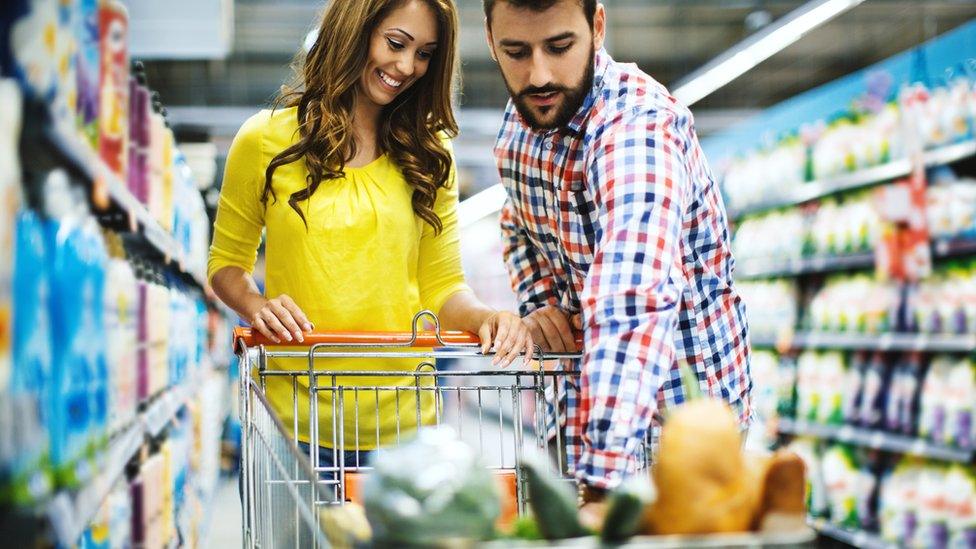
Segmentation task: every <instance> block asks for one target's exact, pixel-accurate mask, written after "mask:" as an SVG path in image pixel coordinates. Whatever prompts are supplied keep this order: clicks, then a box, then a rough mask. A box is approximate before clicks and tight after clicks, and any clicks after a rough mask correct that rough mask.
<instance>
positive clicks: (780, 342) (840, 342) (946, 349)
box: [751, 332, 976, 353]
mask: <svg viewBox="0 0 976 549" xmlns="http://www.w3.org/2000/svg"><path fill="white" fill-rule="evenodd" d="M751 339H752V344H753V345H755V346H756V347H784V346H785V347H790V348H794V349H843V350H866V351H922V352H932V353H968V352H973V351H976V335H973V334H968V335H941V334H904V333H884V334H845V333H829V332H798V333H796V334H793V336H792V338H787V337H784V336H779V337H776V336H772V335H769V334H755V335H753V336H752V338H751Z"/></svg>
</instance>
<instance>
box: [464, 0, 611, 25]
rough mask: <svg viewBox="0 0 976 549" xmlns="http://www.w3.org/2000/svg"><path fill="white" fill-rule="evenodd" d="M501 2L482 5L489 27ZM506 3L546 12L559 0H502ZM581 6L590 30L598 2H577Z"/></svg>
mask: <svg viewBox="0 0 976 549" xmlns="http://www.w3.org/2000/svg"><path fill="white" fill-rule="evenodd" d="M498 1H499V0H482V2H481V3H482V4H483V5H484V7H485V17H486V18H487V19H488V27H489V28H491V11H492V10H493V9H494V8H495V4H497V3H498ZM501 1H502V2H506V3H508V4H510V5H512V6H514V7H516V8H524V9H529V10H532V11H536V12H539V11H546V10H547V9H549V8H551V7H552V6H553V5H554V4H555V3H556V2H559V0H501ZM576 1H577V2H578V3H579V4H580V5H581V6H583V13H584V14H585V15H586V21H587V22H588V23H589V24H590V28H591V29H592V28H593V16H594V14H595V13H596V2H597V0H576Z"/></svg>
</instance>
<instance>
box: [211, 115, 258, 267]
mask: <svg viewBox="0 0 976 549" xmlns="http://www.w3.org/2000/svg"><path fill="white" fill-rule="evenodd" d="M268 123H269V119H268V116H267V114H266V113H264V112H262V113H259V114H257V115H255V116H252V117H251V118H250V119H248V120H247V121H246V122H244V125H243V126H241V129H240V130H239V131H238V132H237V136H236V137H234V142H233V143H232V144H231V146H230V151H229V152H228V154H227V164H226V166H225V168H224V181H223V185H222V186H221V189H220V201H219V202H218V204H217V219H216V220H215V221H214V234H213V243H212V244H211V245H210V259H209V261H208V263H207V280H210V279H212V278H213V275H214V274H215V273H216V272H217V271H219V270H221V269H223V268H224V267H231V266H233V267H240V268H242V269H244V270H245V271H247V272H248V273H250V272H252V271H253V270H254V263H255V261H256V260H257V254H258V245H259V244H260V243H261V231H262V230H263V229H264V204H262V203H261V193H262V191H263V190H264V170H265V168H266V165H265V163H264V160H263V158H264V157H263V155H262V154H261V135H262V131H263V129H264V128H265V126H267V124H268Z"/></svg>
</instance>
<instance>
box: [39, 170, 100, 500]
mask: <svg viewBox="0 0 976 549" xmlns="http://www.w3.org/2000/svg"><path fill="white" fill-rule="evenodd" d="M44 193H45V194H44V196H45V200H44V204H45V210H46V212H47V216H48V220H47V221H46V222H45V233H46V244H47V247H48V249H49V251H50V252H49V254H48V256H49V258H48V259H49V268H50V276H51V300H50V305H51V329H52V333H53V337H52V345H51V347H52V351H53V360H52V365H53V366H52V375H51V382H50V383H49V384H48V389H49V394H48V397H47V402H48V404H49V406H50V411H51V415H50V423H49V428H50V430H51V461H52V466H53V467H54V469H55V474H56V475H57V476H58V480H59V482H61V483H63V484H65V485H67V486H73V485H75V484H77V483H78V482H81V481H83V480H85V479H86V478H87V477H88V476H89V475H90V474H91V470H90V467H89V466H88V464H87V463H85V462H84V460H83V459H82V458H83V457H84V453H85V450H86V446H87V442H88V431H89V429H90V428H91V426H92V425H91V419H92V416H91V412H92V410H91V398H90V395H89V384H90V381H91V380H90V375H91V373H92V371H93V370H94V369H93V368H92V367H91V365H90V363H89V361H88V358H87V357H86V355H85V353H86V352H87V351H88V343H87V342H85V341H84V339H85V337H87V336H88V333H87V332H86V330H85V329H84V325H85V320H84V318H83V316H84V314H85V310H84V304H85V303H86V302H90V300H91V299H92V298H93V296H94V293H93V292H94V291H95V289H94V288H93V287H92V286H91V282H92V280H91V279H90V277H87V276H86V265H85V258H84V250H83V246H84V245H83V243H82V238H81V222H82V218H81V217H79V215H78V211H77V208H76V206H75V204H74V197H73V195H72V193H71V188H70V184H69V182H68V177H67V175H66V174H65V173H64V172H62V171H58V170H56V171H53V172H51V173H50V174H49V175H48V178H47V180H46V182H45V186H44ZM86 294H87V295H86ZM89 314H90V311H89Z"/></svg>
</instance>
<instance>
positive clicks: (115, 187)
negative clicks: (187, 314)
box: [45, 128, 207, 288]
mask: <svg viewBox="0 0 976 549" xmlns="http://www.w3.org/2000/svg"><path fill="white" fill-rule="evenodd" d="M45 137H46V138H47V139H48V140H49V141H50V143H51V145H52V146H54V147H55V148H56V149H57V150H58V151H60V152H61V153H62V154H63V155H64V156H65V157H66V158H67V159H68V160H69V161H70V162H71V163H72V165H73V166H74V167H76V168H77V169H79V170H80V171H81V172H82V173H84V174H85V176H86V179H87V180H88V181H89V182H94V181H104V182H105V183H106V188H107V190H108V195H109V198H110V199H111V200H112V202H113V203H114V204H115V205H116V206H118V207H119V209H121V210H122V211H123V212H125V213H126V214H127V215H128V217H129V224H130V226H131V227H133V228H135V229H138V230H139V232H140V233H141V234H142V235H143V236H144V237H145V239H146V242H148V243H149V245H150V246H152V247H153V248H155V249H156V250H157V251H158V252H159V254H160V255H161V256H162V257H163V260H164V262H166V263H173V264H175V265H176V267H177V268H178V269H179V270H180V271H181V272H183V273H184V274H186V275H188V276H189V277H190V278H191V279H192V280H193V282H194V283H195V284H197V285H198V286H199V287H201V288H203V287H205V286H206V283H207V277H206V274H205V273H202V272H190V271H188V270H187V269H186V267H185V266H186V261H185V258H184V257H183V253H182V251H181V250H180V247H179V244H178V243H177V242H176V239H175V238H173V235H171V234H170V233H168V232H167V231H166V230H165V229H163V227H162V226H161V225H160V224H159V222H158V221H156V219H154V218H153V216H152V215H151V214H150V213H149V210H148V208H146V206H145V205H144V204H142V203H141V202H139V200H138V199H137V198H136V197H135V195H133V194H132V192H131V191H129V189H128V187H127V186H126V185H125V183H124V182H123V181H121V180H120V179H119V178H118V176H116V175H115V174H114V173H112V171H111V170H109V169H108V166H106V165H105V163H104V162H103V161H102V159H101V158H100V157H99V156H98V155H97V154H96V153H95V151H94V150H92V148H91V146H90V145H89V144H88V143H86V142H84V141H83V140H82V139H81V138H79V137H77V136H76V135H75V134H74V133H72V132H71V131H70V130H65V129H57V128H55V129H51V130H50V131H49V132H47V133H46V134H45Z"/></svg>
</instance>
